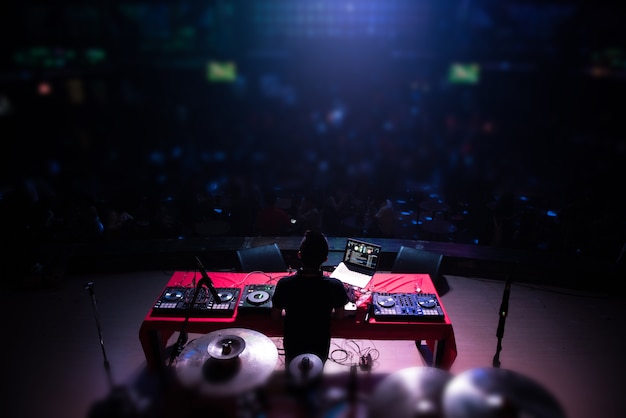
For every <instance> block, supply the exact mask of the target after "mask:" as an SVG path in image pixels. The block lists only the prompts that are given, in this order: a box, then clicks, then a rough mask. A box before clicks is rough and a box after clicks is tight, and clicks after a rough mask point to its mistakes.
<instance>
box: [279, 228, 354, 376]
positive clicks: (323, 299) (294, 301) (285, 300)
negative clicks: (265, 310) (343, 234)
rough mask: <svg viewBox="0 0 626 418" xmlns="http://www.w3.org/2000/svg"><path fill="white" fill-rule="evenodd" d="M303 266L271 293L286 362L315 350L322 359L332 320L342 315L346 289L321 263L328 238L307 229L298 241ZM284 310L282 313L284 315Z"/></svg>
mask: <svg viewBox="0 0 626 418" xmlns="http://www.w3.org/2000/svg"><path fill="white" fill-rule="evenodd" d="M298 258H300V260H301V261H302V268H301V269H300V270H298V272H297V273H296V274H294V275H292V276H286V277H283V278H281V279H280V280H279V281H278V282H277V284H276V288H275V289H274V294H273V296H272V315H273V318H275V319H280V318H282V319H283V320H284V323H283V347H284V349H285V366H286V368H287V371H288V370H289V369H288V367H289V364H290V363H291V361H292V360H293V359H294V358H295V357H297V356H298V355H300V354H315V355H317V356H318V357H319V358H320V360H322V363H325V362H326V360H327V359H328V354H329V350H330V338H331V336H330V326H331V320H332V319H333V318H334V319H342V318H344V317H345V311H344V306H345V304H346V303H348V295H347V292H346V289H345V287H344V285H343V282H341V281H340V280H338V279H334V278H331V277H328V276H325V275H324V274H323V272H322V270H321V266H322V264H323V263H324V262H325V261H326V260H328V241H327V240H326V237H325V236H324V235H323V234H322V233H321V232H317V231H312V230H308V231H306V232H305V233H304V237H303V239H302V241H301V243H300V249H299V251H298ZM283 310H284V316H283V313H282V312H283Z"/></svg>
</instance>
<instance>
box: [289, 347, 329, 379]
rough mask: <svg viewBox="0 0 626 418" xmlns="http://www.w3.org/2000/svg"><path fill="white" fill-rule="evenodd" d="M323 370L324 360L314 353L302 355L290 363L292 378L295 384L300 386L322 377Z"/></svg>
mask: <svg viewBox="0 0 626 418" xmlns="http://www.w3.org/2000/svg"><path fill="white" fill-rule="evenodd" d="M323 369H324V363H322V360H321V359H320V358H319V357H318V356H316V355H315V354H312V353H307V354H300V355H299V356H296V357H294V359H293V360H291V363H289V372H290V374H291V378H292V379H293V381H294V383H296V384H299V385H304V384H307V383H309V382H312V381H314V380H315V379H317V378H318V377H319V376H320V374H321V373H322V370H323Z"/></svg>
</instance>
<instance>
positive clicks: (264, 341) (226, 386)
mask: <svg viewBox="0 0 626 418" xmlns="http://www.w3.org/2000/svg"><path fill="white" fill-rule="evenodd" d="M277 362H278V349H277V348H276V345H275V344H274V342H273V341H272V340H271V339H270V338H268V337H267V336H265V335H264V334H262V333H260V332H257V331H254V330H251V329H245V328H227V329H221V330H217V331H213V332H210V333H208V334H206V335H203V336H201V337H199V338H196V339H194V340H192V341H190V342H189V343H188V344H187V345H186V346H185V348H184V349H183V351H182V352H181V354H180V355H179V357H178V359H177V361H176V375H177V377H178V379H179V381H180V382H181V384H182V385H183V386H184V387H186V388H188V389H191V390H193V391H197V392H198V393H199V394H201V395H206V396H209V397H224V396H235V395H239V394H242V393H245V392H248V391H250V390H252V389H255V388H258V387H260V386H262V385H263V384H265V383H266V382H267V380H268V378H269V377H270V375H271V374H272V372H273V371H274V369H275V367H276V363H277Z"/></svg>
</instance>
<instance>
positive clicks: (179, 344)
mask: <svg viewBox="0 0 626 418" xmlns="http://www.w3.org/2000/svg"><path fill="white" fill-rule="evenodd" d="M194 276H195V273H194ZM203 284H204V279H200V280H198V284H197V285H196V288H195V290H194V292H193V298H192V300H191V303H190V304H189V305H188V306H187V313H186V314H185V320H184V321H183V326H182V327H181V329H180V331H179V334H178V340H176V344H175V345H174V348H172V353H171V354H170V361H169V364H168V366H169V367H171V366H172V364H173V363H174V359H175V358H176V357H178V355H179V354H180V353H181V352H182V351H183V348H184V347H185V344H186V343H187V340H188V338H189V336H188V335H187V323H189V317H190V316H191V309H192V308H193V306H194V305H195V303H196V299H197V298H198V294H199V293H200V288H201V287H202V285H203Z"/></svg>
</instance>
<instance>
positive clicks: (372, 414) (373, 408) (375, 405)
mask: <svg viewBox="0 0 626 418" xmlns="http://www.w3.org/2000/svg"><path fill="white" fill-rule="evenodd" d="M451 379H452V374H451V373H449V372H447V371H444V370H441V369H437V368H434V367H425V366H424V367H409V368H406V369H402V370H399V371H397V372H394V373H392V374H390V375H389V376H387V377H385V378H384V379H383V380H382V381H381V382H380V383H379V384H378V385H377V386H376V388H375V389H374V392H373V393H372V397H371V398H370V400H369V406H368V411H369V415H368V417H369V418H387V417H394V418H404V417H406V418H417V417H419V418H422V417H424V418H426V417H429V418H430V417H433V418H435V417H442V416H443V415H442V405H441V400H442V397H443V391H444V388H445V386H446V384H447V383H448V382H449V381H450V380H451Z"/></svg>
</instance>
